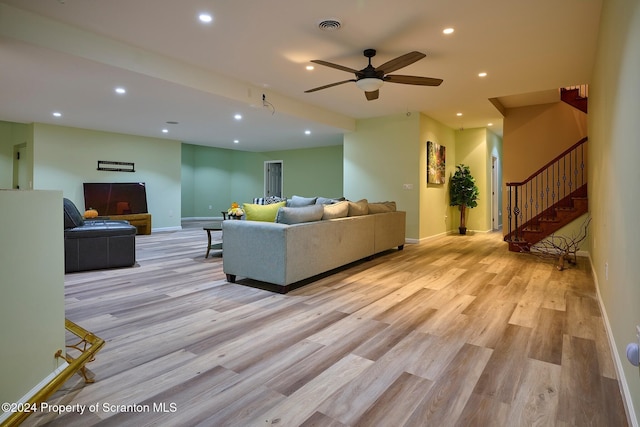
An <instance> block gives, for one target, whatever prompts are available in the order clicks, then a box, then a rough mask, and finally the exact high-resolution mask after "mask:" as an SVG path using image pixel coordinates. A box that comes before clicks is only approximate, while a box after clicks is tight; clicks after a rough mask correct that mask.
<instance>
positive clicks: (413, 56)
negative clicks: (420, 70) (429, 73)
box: [376, 51, 427, 74]
mask: <svg viewBox="0 0 640 427" xmlns="http://www.w3.org/2000/svg"><path fill="white" fill-rule="evenodd" d="M425 56H427V55H425V54H424V53H422V52H416V51H413V52H409V53H406V54H404V55H402V56H399V57H397V58H396V59H392V60H391V61H388V62H385V63H384V64H382V65H381V66H379V67H376V71H382V72H383V73H384V74H387V73H393V72H394V71H396V70H399V69H400V68H403V67H406V66H407V65H411V64H413V63H414V62H416V61H419V60H421V59H422V58H424V57H425Z"/></svg>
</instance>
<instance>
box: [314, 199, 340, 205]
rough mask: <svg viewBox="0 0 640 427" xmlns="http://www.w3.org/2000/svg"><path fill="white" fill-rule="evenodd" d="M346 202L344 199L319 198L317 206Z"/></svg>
mask: <svg viewBox="0 0 640 427" xmlns="http://www.w3.org/2000/svg"><path fill="white" fill-rule="evenodd" d="M343 200H344V197H318V198H317V199H316V205H332V204H334V203H338V202H341V201H343Z"/></svg>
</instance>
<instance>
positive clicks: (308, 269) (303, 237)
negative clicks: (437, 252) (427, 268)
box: [222, 211, 406, 293]
mask: <svg viewBox="0 0 640 427" xmlns="http://www.w3.org/2000/svg"><path fill="white" fill-rule="evenodd" d="M405 222H406V214H405V212H403V211H393V212H384V213H373V214H367V215H358V216H348V217H343V218H335V219H321V220H317V221H312V222H302V223H297V224H282V223H277V222H262V221H224V222H223V225H222V229H223V231H222V232H223V270H224V273H225V274H226V275H227V280H228V281H229V282H232V283H235V281H236V278H237V277H243V278H249V279H254V280H256V281H260V282H263V285H267V286H260V287H263V288H266V289H270V290H274V291H277V292H281V293H286V292H288V291H289V290H291V289H294V288H296V287H299V286H300V285H301V283H300V282H301V281H303V280H304V279H308V278H310V277H313V276H316V275H319V274H322V273H325V272H328V271H330V270H333V269H335V268H338V267H341V266H344V265H346V264H349V263H352V262H354V261H358V260H361V259H363V258H368V257H371V256H373V255H375V254H377V253H380V252H383V251H386V250H388V249H392V248H394V247H397V248H398V249H399V250H402V249H403V247H404V243H405ZM302 284H304V283H302ZM254 285H255V284H254Z"/></svg>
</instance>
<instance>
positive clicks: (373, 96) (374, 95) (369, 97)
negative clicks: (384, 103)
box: [364, 90, 380, 101]
mask: <svg viewBox="0 0 640 427" xmlns="http://www.w3.org/2000/svg"><path fill="white" fill-rule="evenodd" d="M364 96H366V97H367V101H373V100H374V99H378V96H380V91H379V90H374V91H373V92H365V93H364Z"/></svg>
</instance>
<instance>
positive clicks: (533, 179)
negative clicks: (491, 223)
mask: <svg viewBox="0 0 640 427" xmlns="http://www.w3.org/2000/svg"><path fill="white" fill-rule="evenodd" d="M587 141H588V138H587V137H584V138H583V139H581V140H580V141H578V142H577V143H575V144H574V145H573V146H571V147H569V148H568V149H567V150H565V151H564V152H563V153H562V154H560V155H558V156H557V157H556V158H555V159H553V160H551V161H550V162H549V163H547V164H546V165H545V166H543V167H542V168H540V169H538V170H537V171H536V172H535V173H533V174H532V175H531V176H529V177H528V178H527V179H525V180H524V181H522V182H508V183H507V184H506V185H507V193H508V198H509V200H508V204H507V222H508V227H509V228H508V233H507V235H506V236H505V238H504V239H505V240H506V241H513V242H518V241H522V231H523V230H524V229H529V230H535V229H537V228H538V227H539V225H540V221H544V220H553V219H554V218H555V215H556V209H562V208H568V207H570V206H571V197H572V196H573V195H576V194H579V192H580V191H581V190H583V189H586V184H587V169H586V160H587ZM584 196H586V194H584Z"/></svg>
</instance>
